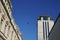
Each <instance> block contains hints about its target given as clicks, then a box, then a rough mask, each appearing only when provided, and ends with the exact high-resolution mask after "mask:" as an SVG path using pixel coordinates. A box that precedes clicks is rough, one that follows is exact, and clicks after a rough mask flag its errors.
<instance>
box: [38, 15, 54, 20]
mask: <svg viewBox="0 0 60 40" xmlns="http://www.w3.org/2000/svg"><path fill="white" fill-rule="evenodd" d="M41 18H43V20H48V18H50V20H53V18H52V17H50V16H49V15H46V14H45V15H42V16H39V17H38V20H41Z"/></svg>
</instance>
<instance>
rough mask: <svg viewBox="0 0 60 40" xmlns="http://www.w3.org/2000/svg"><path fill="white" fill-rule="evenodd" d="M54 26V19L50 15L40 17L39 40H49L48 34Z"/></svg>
mask: <svg viewBox="0 0 60 40" xmlns="http://www.w3.org/2000/svg"><path fill="white" fill-rule="evenodd" d="M53 24H54V21H53V19H52V18H51V17H49V16H48V15H43V16H39V17H38V40H48V34H49V32H50V30H51V28H52V27H53Z"/></svg>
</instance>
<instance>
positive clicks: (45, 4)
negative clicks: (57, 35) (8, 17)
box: [11, 0, 60, 40]
mask: <svg viewBox="0 0 60 40" xmlns="http://www.w3.org/2000/svg"><path fill="white" fill-rule="evenodd" d="M11 2H12V15H13V17H14V20H15V22H16V24H17V25H18V26H19V29H20V31H21V32H22V37H23V40H36V39H37V36H36V35H37V32H36V30H37V18H38V16H40V15H44V14H47V15H49V16H51V17H52V18H53V19H54V20H55V19H56V18H57V16H58V14H59V12H60V0H11Z"/></svg>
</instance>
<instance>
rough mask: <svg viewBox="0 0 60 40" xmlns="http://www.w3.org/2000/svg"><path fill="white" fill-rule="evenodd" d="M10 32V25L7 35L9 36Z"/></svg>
mask: <svg viewBox="0 0 60 40" xmlns="http://www.w3.org/2000/svg"><path fill="white" fill-rule="evenodd" d="M9 32H10V26H8V30H7V36H9Z"/></svg>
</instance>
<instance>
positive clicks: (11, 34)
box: [11, 31, 13, 40]
mask: <svg viewBox="0 0 60 40" xmlns="http://www.w3.org/2000/svg"><path fill="white" fill-rule="evenodd" d="M12 38H13V31H12V33H11V40H12Z"/></svg>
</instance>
